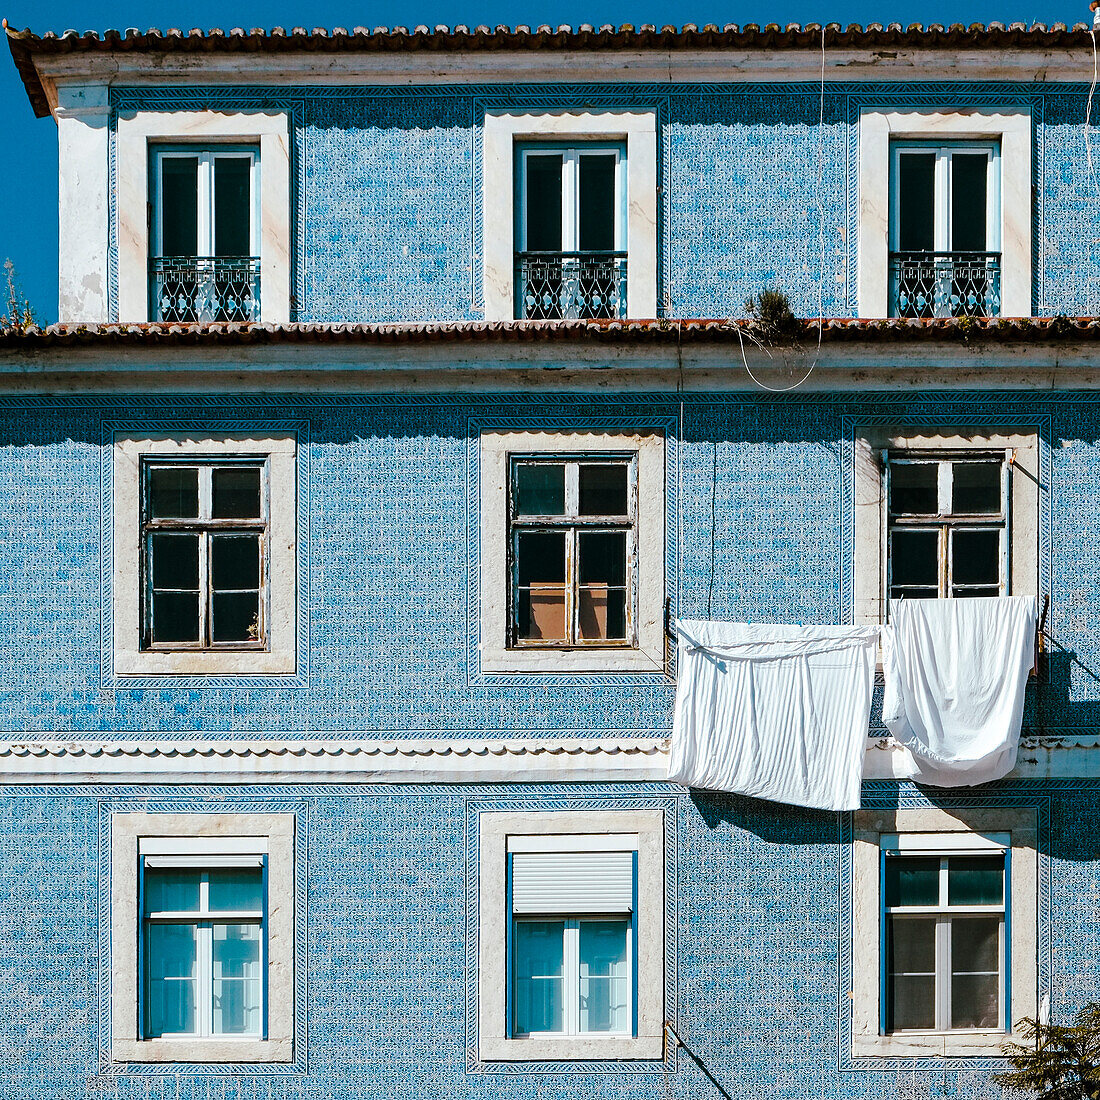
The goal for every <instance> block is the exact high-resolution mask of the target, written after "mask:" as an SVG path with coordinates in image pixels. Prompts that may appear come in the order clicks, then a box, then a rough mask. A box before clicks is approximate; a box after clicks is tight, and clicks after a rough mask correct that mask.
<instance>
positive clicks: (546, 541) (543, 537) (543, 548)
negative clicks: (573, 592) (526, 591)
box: [516, 531, 565, 585]
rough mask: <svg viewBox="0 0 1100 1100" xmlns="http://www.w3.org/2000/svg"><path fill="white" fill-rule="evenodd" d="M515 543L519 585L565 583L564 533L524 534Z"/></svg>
mask: <svg viewBox="0 0 1100 1100" xmlns="http://www.w3.org/2000/svg"><path fill="white" fill-rule="evenodd" d="M516 541H517V554H518V557H519V561H518V566H519V569H518V572H519V583H520V584H523V585H527V584H564V583H565V532H564V531H547V532H538V533H530V534H527V533H524V534H521V535H520V536H519V538H518V539H517V540H516Z"/></svg>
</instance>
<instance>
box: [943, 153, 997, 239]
mask: <svg viewBox="0 0 1100 1100" xmlns="http://www.w3.org/2000/svg"><path fill="white" fill-rule="evenodd" d="M988 179H989V157H988V155H987V154H985V153H953V154H952V155H951V251H952V252H984V251H985V250H986V249H987V248H988V247H989V239H988V237H987V236H986V225H985V205H986V188H987V181H988Z"/></svg>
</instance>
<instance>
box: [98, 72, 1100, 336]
mask: <svg viewBox="0 0 1100 1100" xmlns="http://www.w3.org/2000/svg"><path fill="white" fill-rule="evenodd" d="M1087 91H1088V89H1087V88H1086V87H1085V86H1084V85H1076V84H1062V85H1052V84H1042V85H1032V84H984V85H979V84H974V83H970V84H919V85H918V84H908V85H905V86H899V85H896V84H895V85H891V84H867V83H864V84H858V83H851V84H839V85H838V84H829V85H827V87H826V94H825V95H824V97H822V95H821V88H820V86H819V85H815V84H812V83H807V84H798V85H783V86H779V87H777V86H775V85H753V84H741V85H714V86H710V85H694V84H666V85H639V84H624V85H616V86H607V85H577V86H530V87H527V86H514V87H502V86H495V85H483V86H471V87H461V88H458V87H426V88H374V89H364V88H362V87H358V88H283V89H277V90H264V89H260V88H248V87H241V88H211V89H204V88H196V89H191V90H188V91H181V90H179V89H172V88H153V89H134V88H117V89H112V93H111V94H112V103H113V105H114V111H115V112H116V114H115V115H112V119H113V118H115V117H117V111H118V110H134V109H141V110H186V109H193V108H200V107H207V108H208V107H218V108H220V109H228V110H232V109H234V108H238V109H246V108H247V109H256V108H262V107H265V106H266V107H273V108H278V109H281V110H287V111H288V112H289V113H290V117H291V130H292V146H293V148H292V150H291V154H292V161H293V163H292V178H293V184H292V197H291V198H292V203H293V204H294V206H295V211H294V213H295V217H294V219H293V221H294V225H295V229H294V233H295V237H296V240H295V247H294V257H295V258H294V267H295V270H294V272H293V273H292V275H293V285H294V293H295V298H296V309H297V316H298V317H299V319H301V320H308V321H372V322H382V321H428V320H434V321H457V320H470V319H474V320H476V319H478V318H480V317H481V315H482V304H481V303H482V295H481V278H482V273H481V232H482V225H481V148H480V138H481V133H480V130H481V122H482V120H483V118H484V115H485V111H486V110H487V109H493V108H518V109H526V110H538V109H561V108H563V107H564V108H568V107H571V106H577V105H591V106H593V107H595V108H599V107H620V108H634V109H647V110H653V111H654V112H655V113H656V115H657V122H658V132H659V149H658V160H659V167H658V172H659V186H660V189H661V192H660V225H659V237H660V243H659V257H660V264H659V267H660V272H659V284H660V285H659V287H658V291H659V298H658V300H659V302H660V303H661V308H662V311H663V312H664V313H665V314H666V315H668V316H677V317H684V316H694V317H725V316H741V315H742V313H743V307H744V302H745V299H746V297H748V296H749V295H750V294H753V293H756V292H758V291H759V290H760V289H762V288H763V287H765V286H776V287H779V288H780V289H783V290H784V291H786V293H787V294H788V295H789V297H790V299H791V303H792V305H793V307H794V309H795V311H796V312H797V313H799V314H801V315H803V316H816V315H817V314H818V311H819V309H822V310H823V311H824V313H825V315H827V316H834V315H835V316H854V315H856V313H857V309H858V303H857V300H856V270H855V268H856V243H857V233H858V202H857V200H858V193H857V152H858V120H859V113H860V110H861V108H863V107H889V108H894V109H905V108H925V109H948V110H950V109H956V108H966V107H985V108H989V109H994V110H996V109H1002V110H1009V111H1012V110H1023V111H1028V112H1030V113H1031V116H1032V119H1033V133H1034V146H1033V154H1034V155H1033V161H1034V167H1033V171H1034V178H1035V193H1036V207H1035V211H1034V233H1033V236H1034V239H1033V249H1032V252H1033V265H1034V269H1035V270H1034V278H1033V283H1034V302H1033V310H1034V312H1035V313H1037V314H1039V315H1054V314H1059V313H1062V314H1067V315H1080V314H1095V313H1098V312H1100V290H1098V289H1097V283H1096V280H1095V279H1093V278H1091V276H1090V274H1089V273H1090V272H1091V271H1092V270H1094V268H1095V264H1096V261H1097V259H1098V258H1100V257H1098V255H1097V245H1096V243H1095V239H1096V238H1097V237H1098V236H1100V230H1098V229H1097V224H1096V214H1095V211H1096V203H1095V202H1094V199H1095V195H1096V190H1097V183H1096V180H1095V175H1096V173H1095V172H1092V173H1090V171H1089V169H1088V166H1087V162H1088V158H1087V150H1086V142H1085V128H1084V121H1085V109H1086V99H1087ZM822 255H823V256H824V260H822ZM112 294H114V290H112Z"/></svg>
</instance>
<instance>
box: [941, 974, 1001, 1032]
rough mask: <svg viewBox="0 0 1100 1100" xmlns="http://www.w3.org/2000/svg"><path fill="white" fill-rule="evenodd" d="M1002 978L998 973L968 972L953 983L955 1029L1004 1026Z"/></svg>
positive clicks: (952, 1020) (952, 1001)
mask: <svg viewBox="0 0 1100 1100" xmlns="http://www.w3.org/2000/svg"><path fill="white" fill-rule="evenodd" d="M1000 984H1001V983H1000V978H999V977H998V975H996V974H967V975H960V976H958V977H956V978H954V979H953V981H952V985H951V1026H952V1028H967V1027H974V1028H978V1027H980V1028H1001V1027H1003V1026H1004V1025H1003V1023H1002V1022H1001V1019H1000V1015H1001V1012H1000V1003H999V1002H1000V997H999V995H998V990H999V987H1000Z"/></svg>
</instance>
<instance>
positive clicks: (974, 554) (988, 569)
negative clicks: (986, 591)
mask: <svg viewBox="0 0 1100 1100" xmlns="http://www.w3.org/2000/svg"><path fill="white" fill-rule="evenodd" d="M951 549H952V554H951V572H952V577H951V579H952V582H953V583H954V584H985V585H995V584H997V583H998V582H999V581H1000V579H1001V533H1000V531H966V530H956V531H952V532H951Z"/></svg>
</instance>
